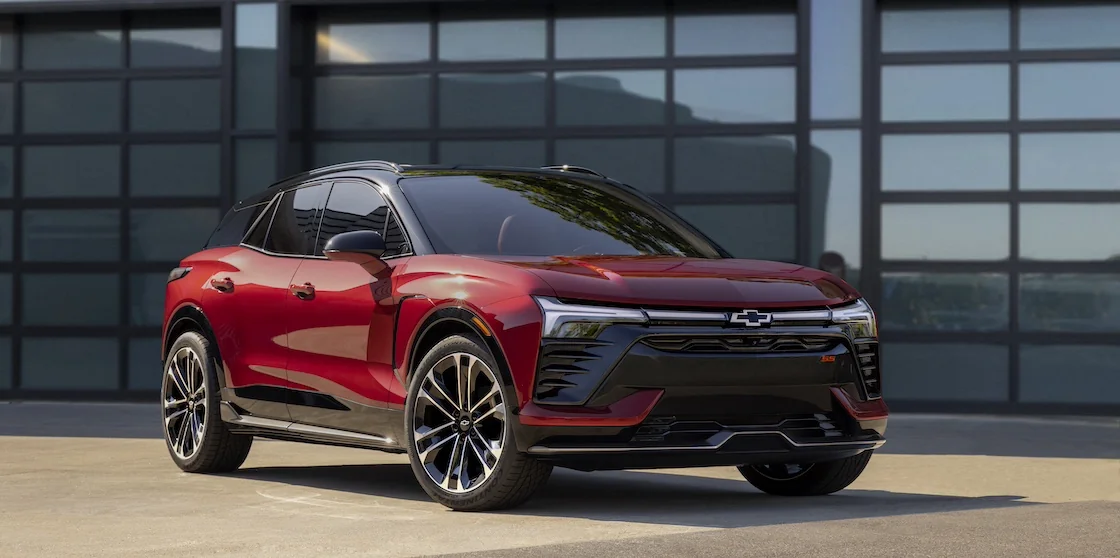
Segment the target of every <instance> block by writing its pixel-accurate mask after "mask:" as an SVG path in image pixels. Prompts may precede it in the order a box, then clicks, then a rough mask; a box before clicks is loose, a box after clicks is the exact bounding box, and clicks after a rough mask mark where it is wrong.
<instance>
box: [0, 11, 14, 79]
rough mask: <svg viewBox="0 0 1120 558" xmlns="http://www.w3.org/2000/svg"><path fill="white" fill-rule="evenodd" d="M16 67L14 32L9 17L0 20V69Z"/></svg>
mask: <svg viewBox="0 0 1120 558" xmlns="http://www.w3.org/2000/svg"><path fill="white" fill-rule="evenodd" d="M15 67H16V34H15V30H14V29H13V25H12V20H11V18H6V19H3V20H0V70H11V69H13V68H15Z"/></svg>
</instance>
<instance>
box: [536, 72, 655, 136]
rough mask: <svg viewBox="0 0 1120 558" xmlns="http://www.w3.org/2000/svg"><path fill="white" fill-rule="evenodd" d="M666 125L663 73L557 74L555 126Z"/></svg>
mask: <svg viewBox="0 0 1120 558" xmlns="http://www.w3.org/2000/svg"><path fill="white" fill-rule="evenodd" d="M664 122H665V72H664V71H662V70H618V71H611V70H605V71H600V72H557V73H556V123H557V124H559V125H561V126H611V125H627V124H633V125H640V124H663V123H664Z"/></svg>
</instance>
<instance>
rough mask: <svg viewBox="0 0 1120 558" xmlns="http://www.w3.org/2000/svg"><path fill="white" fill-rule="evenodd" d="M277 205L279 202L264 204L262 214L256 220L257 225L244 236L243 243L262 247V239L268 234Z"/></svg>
mask: <svg viewBox="0 0 1120 558" xmlns="http://www.w3.org/2000/svg"><path fill="white" fill-rule="evenodd" d="M269 201H271V200H269ZM278 205H280V204H279V203H273V204H266V206H265V212H264V215H262V216H261V218H260V219H258V220H257V226H255V227H253V231H252V232H250V233H249V236H247V237H245V241H244V244H247V245H249V246H255V247H257V248H263V247H264V239H265V237H266V236H268V229H269V227H271V226H272V219H273V218H274V217H275V216H276V206H278ZM250 226H252V225H250Z"/></svg>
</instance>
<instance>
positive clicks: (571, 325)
mask: <svg viewBox="0 0 1120 558" xmlns="http://www.w3.org/2000/svg"><path fill="white" fill-rule="evenodd" d="M534 299H535V300H536V301H537V304H538V305H539V306H540V307H541V312H542V313H543V314H544V326H543V328H542V333H541V335H542V336H543V337H553V338H555V337H579V338H590V339H594V338H595V337H598V336H599V334H600V333H601V332H602V331H603V330H604V329H606V328H607V326H609V325H611V324H620V323H627V324H645V323H648V321H649V320H648V319H647V318H646V313H645V312H642V311H641V310H637V309H634V308H611V307H609V306H589V305H583V304H564V303H563V302H560V301H558V300H556V299H554V298H545V297H534Z"/></svg>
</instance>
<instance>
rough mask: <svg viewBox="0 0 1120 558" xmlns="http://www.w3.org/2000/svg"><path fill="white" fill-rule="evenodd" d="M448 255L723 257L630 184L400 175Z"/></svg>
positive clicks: (518, 177) (502, 176)
mask: <svg viewBox="0 0 1120 558" xmlns="http://www.w3.org/2000/svg"><path fill="white" fill-rule="evenodd" d="M400 185H401V189H402V190H403V191H404V194H405V196H406V197H407V198H408V200H409V203H410V204H411V205H412V207H413V210H414V211H415V212H416V216H417V218H419V220H420V224H421V225H423V227H424V232H426V233H427V236H428V239H429V240H430V241H431V242H432V245H433V248H435V250H436V251H437V252H440V253H449V254H477V255H505V256H573V255H612V256H616V255H617V256H640V255H666V256H682V257H700V258H718V257H720V253H719V250H718V249H717V248H716V247H715V246H713V245H712V244H711V242H710V241H708V240H707V239H705V238H704V237H703V236H702V235H700V234H699V233H697V232H696V231H695V230H693V229H692V228H691V227H689V226H687V225H686V224H684V223H682V222H681V221H679V220H678V219H676V218H674V217H673V216H671V215H670V214H668V213H667V212H666V211H664V210H662V209H661V208H659V207H658V206H657V205H655V204H651V203H649V202H647V201H645V200H644V199H643V198H641V197H639V196H637V195H635V194H632V193H630V192H627V191H625V190H624V189H622V188H618V187H615V186H609V185H600V184H597V183H594V182H591V181H582V180H578V179H567V178H562V177H555V176H545V175H534V174H515V173H493V174H491V173H477V172H476V173H469V174H467V173H463V174H447V173H440V174H438V175H430V176H416V177H410V178H405V179H402V180H401V181H400Z"/></svg>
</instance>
